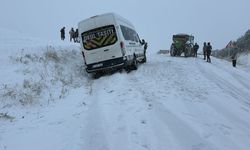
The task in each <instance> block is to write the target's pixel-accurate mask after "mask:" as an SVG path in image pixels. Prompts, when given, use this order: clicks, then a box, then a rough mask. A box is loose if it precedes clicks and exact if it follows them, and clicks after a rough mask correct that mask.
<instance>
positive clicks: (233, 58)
mask: <svg viewBox="0 0 250 150" xmlns="http://www.w3.org/2000/svg"><path fill="white" fill-rule="evenodd" d="M232 65H233V67H236V53H234V54H233V55H232Z"/></svg>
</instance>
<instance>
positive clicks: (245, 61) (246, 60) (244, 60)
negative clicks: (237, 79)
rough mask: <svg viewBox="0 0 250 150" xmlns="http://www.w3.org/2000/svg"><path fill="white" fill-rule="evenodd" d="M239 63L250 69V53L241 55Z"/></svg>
mask: <svg viewBox="0 0 250 150" xmlns="http://www.w3.org/2000/svg"><path fill="white" fill-rule="evenodd" d="M238 63H239V64H241V65H243V66H246V67H248V68H250V53H244V54H241V55H240V56H239V58H238Z"/></svg>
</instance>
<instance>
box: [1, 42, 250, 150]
mask: <svg viewBox="0 0 250 150" xmlns="http://www.w3.org/2000/svg"><path fill="white" fill-rule="evenodd" d="M0 48H1V47H0ZM4 49H5V48H4V47H2V48H1V50H4ZM13 49H15V48H13ZM50 49H51V50H50V51H48V47H47V50H46V49H45V50H43V51H45V52H43V51H41V52H39V53H36V55H33V54H31V53H32V52H31V51H34V49H31V50H29V49H28V50H27V51H25V50H24V52H22V53H24V54H22V55H21V56H19V54H20V53H19V52H15V50H13V51H12V52H11V53H12V54H15V53H17V54H18V56H16V57H14V59H13V58H9V56H7V54H4V52H3V51H1V54H2V56H6V57H5V58H4V59H2V60H1V63H3V64H5V66H8V67H3V66H2V67H1V68H0V69H1V70H0V71H1V73H2V74H1V79H2V80H1V82H0V83H1V84H2V85H4V84H7V85H8V87H9V88H7V87H5V88H2V89H1V90H2V91H3V90H6V89H7V90H10V89H11V88H10V87H11V86H9V85H13V86H14V87H15V88H14V89H15V90H14V92H18V91H22V90H18V89H16V88H17V87H22V86H23V87H24V88H25V87H26V88H27V87H33V86H34V87H37V85H39V86H38V87H40V88H42V90H41V92H40V93H39V94H40V95H39V96H38V97H34V100H35V103H32V104H30V105H28V106H20V104H18V103H19V102H18V101H17V102H16V101H14V100H16V99H13V97H11V96H13V94H12V93H7V96H8V94H9V97H8V98H9V99H7V98H6V92H5V93H4V92H2V91H0V92H2V93H3V94H2V95H1V93H0V96H1V97H0V104H1V105H0V106H1V108H0V113H1V115H0V150H2V149H3V150H20V149H25V150H33V149H36V150H44V149H46V150H68V149H71V150H83V149H84V150H166V149H174V150H236V149H237V150H246V149H249V147H250V72H249V71H246V69H245V68H243V67H242V66H238V67H237V68H233V67H232V66H231V64H230V63H229V62H226V61H223V60H219V59H215V58H212V64H210V63H207V62H205V61H204V60H203V59H202V58H183V57H170V56H168V55H157V54H151V55H149V57H148V62H147V63H145V64H143V65H140V66H139V68H138V70H137V71H132V72H130V73H126V72H121V73H115V74H113V75H107V76H103V77H101V78H99V79H96V80H92V79H90V78H89V77H87V76H86V75H85V74H84V73H83V72H82V71H81V69H82V68H81V66H80V65H81V64H82V63H83V62H82V58H81V55H80V52H79V53H78V52H77V50H78V47H77V46H73V47H65V48H63V47H62V48H60V47H59V48H58V47H53V46H52V47H51V48H50ZM25 53H27V54H29V55H26V54H25ZM8 55H9V54H8ZM70 55H72V57H68V56H70ZM17 58H18V59H17ZM19 58H20V60H19ZM37 58H39V59H37ZM13 60H15V61H16V62H14V63H13ZM17 60H18V61H17ZM40 60H41V61H40ZM19 62H20V63H21V64H18V63H19ZM43 63H45V64H46V65H45V64H43ZM6 68H7V69H6ZM8 68H9V69H8ZM7 74H12V76H6V75H7ZM11 77H12V78H14V77H15V78H16V77H18V78H16V79H15V80H11V81H9V80H10V78H11ZM24 79H25V82H24V83H26V82H28V81H29V82H28V83H29V84H24V85H22V81H23V80H24ZM31 81H32V82H34V83H36V84H34V85H33V84H32V82H31ZM19 82H20V84H13V83H19ZM19 85H21V86H19ZM32 90H34V89H33V88H32ZM22 92H24V95H25V90H24V91H22ZM11 94H12V95H11ZM31 96H33V95H31ZM11 98H12V99H11ZM17 100H18V99H17ZM10 101H11V102H10ZM10 104H12V105H13V106H11V105H10ZM4 113H7V114H8V115H9V116H12V117H14V119H12V120H9V119H8V118H7V119H6V116H4Z"/></svg>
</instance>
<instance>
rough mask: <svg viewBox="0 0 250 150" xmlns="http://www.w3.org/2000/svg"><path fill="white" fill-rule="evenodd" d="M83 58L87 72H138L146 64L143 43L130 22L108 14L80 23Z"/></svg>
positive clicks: (113, 14)
mask: <svg viewBox="0 0 250 150" xmlns="http://www.w3.org/2000/svg"><path fill="white" fill-rule="evenodd" d="M78 29H79V35H80V43H81V46H82V55H83V58H84V62H85V68H86V71H87V72H88V73H100V72H104V71H109V70H113V69H117V68H125V69H127V70H132V69H133V70H136V69H137V65H138V62H142V63H143V62H145V60H146V54H144V48H143V43H142V42H141V40H140V39H139V36H138V34H137V32H136V30H135V27H134V26H133V25H132V23H130V22H129V21H128V20H127V19H125V18H123V17H121V16H119V15H117V14H115V13H107V14H102V15H97V16H93V17H91V18H88V19H86V20H83V21H81V22H79V24H78Z"/></svg>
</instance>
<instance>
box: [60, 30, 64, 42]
mask: <svg viewBox="0 0 250 150" xmlns="http://www.w3.org/2000/svg"><path fill="white" fill-rule="evenodd" d="M60 32H61V40H64V39H65V27H63V28H62V29H61V30H60Z"/></svg>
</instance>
